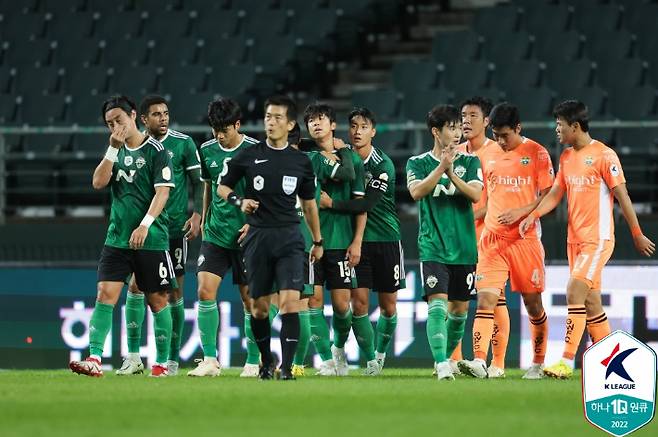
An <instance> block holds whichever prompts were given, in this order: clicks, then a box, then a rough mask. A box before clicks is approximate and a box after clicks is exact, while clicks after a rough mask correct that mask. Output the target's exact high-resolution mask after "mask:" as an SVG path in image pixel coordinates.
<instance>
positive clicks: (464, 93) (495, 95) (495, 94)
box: [453, 87, 507, 107]
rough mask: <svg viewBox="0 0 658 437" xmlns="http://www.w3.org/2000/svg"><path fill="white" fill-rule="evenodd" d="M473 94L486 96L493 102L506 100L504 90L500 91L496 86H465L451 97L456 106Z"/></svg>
mask: <svg viewBox="0 0 658 437" xmlns="http://www.w3.org/2000/svg"><path fill="white" fill-rule="evenodd" d="M473 96H480V97H486V98H487V99H489V100H491V101H492V102H493V103H494V104H496V103H500V102H502V101H505V100H506V97H507V95H506V94H505V92H503V91H501V90H500V89H498V88H492V87H488V88H465V89H463V90H461V91H460V92H459V93H455V95H454V97H453V102H454V103H455V105H457V107H459V106H460V105H461V103H462V102H463V101H464V100H466V99H469V98H471V97H473Z"/></svg>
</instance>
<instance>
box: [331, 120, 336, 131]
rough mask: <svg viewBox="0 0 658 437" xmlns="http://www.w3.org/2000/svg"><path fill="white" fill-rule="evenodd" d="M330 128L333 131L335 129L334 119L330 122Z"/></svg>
mask: <svg viewBox="0 0 658 437" xmlns="http://www.w3.org/2000/svg"><path fill="white" fill-rule="evenodd" d="M331 130H332V131H335V130H336V122H335V121H332V122H331Z"/></svg>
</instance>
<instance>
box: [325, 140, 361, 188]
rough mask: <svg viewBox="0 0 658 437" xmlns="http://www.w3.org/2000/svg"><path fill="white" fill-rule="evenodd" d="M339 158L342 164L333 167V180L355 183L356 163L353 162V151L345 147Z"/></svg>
mask: <svg viewBox="0 0 658 437" xmlns="http://www.w3.org/2000/svg"><path fill="white" fill-rule="evenodd" d="M338 158H340V163H335V164H334V165H333V171H332V176H331V178H332V179H334V180H337V181H353V180H354V178H355V174H354V162H353V161H352V151H351V150H350V149H348V148H347V147H343V148H342V149H340V150H338ZM327 161H329V160H327Z"/></svg>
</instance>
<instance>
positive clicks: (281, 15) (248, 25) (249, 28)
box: [240, 9, 292, 37]
mask: <svg viewBox="0 0 658 437" xmlns="http://www.w3.org/2000/svg"><path fill="white" fill-rule="evenodd" d="M291 21H292V15H291V14H290V11H287V10H276V9H272V10H270V9H258V10H252V11H248V12H247V15H246V16H245V18H244V21H243V24H242V28H241V31H240V33H241V34H242V35H247V36H251V37H253V36H257V35H258V34H259V31H260V30H261V29H267V32H268V34H269V35H284V34H286V33H287V32H288V29H289V26H290V23H291Z"/></svg>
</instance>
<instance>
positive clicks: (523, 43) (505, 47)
mask: <svg viewBox="0 0 658 437" xmlns="http://www.w3.org/2000/svg"><path fill="white" fill-rule="evenodd" d="M533 42H534V36H531V35H529V34H527V33H525V32H515V33H512V32H500V33H498V34H495V35H493V36H491V37H490V38H487V39H485V41H484V57H485V58H486V59H488V60H489V61H492V62H497V61H504V62H509V61H520V60H523V59H528V58H530V57H531V55H532V46H533Z"/></svg>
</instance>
